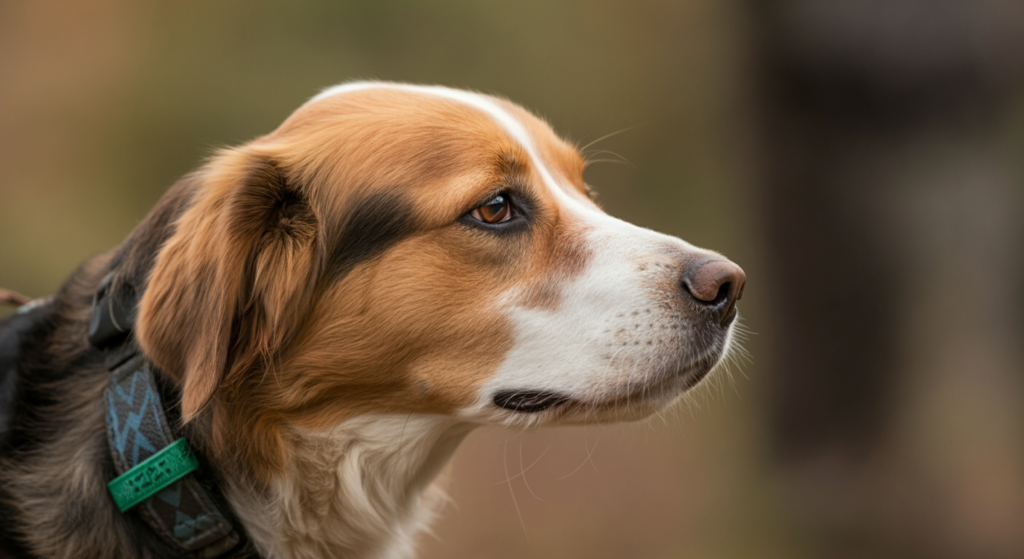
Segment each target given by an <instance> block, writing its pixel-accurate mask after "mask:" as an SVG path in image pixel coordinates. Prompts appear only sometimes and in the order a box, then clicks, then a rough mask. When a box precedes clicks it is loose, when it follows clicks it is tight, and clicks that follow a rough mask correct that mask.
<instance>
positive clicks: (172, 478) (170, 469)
mask: <svg viewBox="0 0 1024 559" xmlns="http://www.w3.org/2000/svg"><path fill="white" fill-rule="evenodd" d="M198 467H199V460H198V459H197V458H196V457H195V455H194V454H192V451H191V450H190V449H189V446H188V441H187V440H185V439H184V438H181V439H178V440H176V441H174V442H173V443H171V444H169V445H168V446H166V447H164V448H162V449H161V450H160V451H159V452H157V453H156V454H154V455H153V456H150V457H149V458H146V459H145V460H143V461H142V462H141V463H140V464H138V465H136V466H135V467H134V468H132V469H130V470H128V471H127V472H125V473H123V474H121V475H120V476H118V477H117V478H116V479H114V481H111V482H110V483H108V484H107V487H108V488H109V489H110V494H111V495H113V496H114V502H115V503H117V508H118V509H119V510H120V511H121V512H124V511H126V510H128V509H130V508H132V507H134V506H135V505H137V504H139V503H141V502H142V501H145V500H146V499H148V498H150V497H152V496H153V495H156V494H157V493H158V492H160V490H161V489H163V488H165V487H167V486H168V485H170V484H172V483H174V482H176V481H178V480H179V479H181V478H183V477H185V476H186V475H188V474H189V472H191V471H193V470H195V469H196V468H198Z"/></svg>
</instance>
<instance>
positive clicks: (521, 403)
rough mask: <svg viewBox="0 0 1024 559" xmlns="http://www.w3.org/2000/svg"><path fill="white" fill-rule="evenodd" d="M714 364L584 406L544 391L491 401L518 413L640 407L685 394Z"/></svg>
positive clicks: (507, 392) (497, 396) (500, 396)
mask: <svg viewBox="0 0 1024 559" xmlns="http://www.w3.org/2000/svg"><path fill="white" fill-rule="evenodd" d="M714 365H715V361H714V360H710V361H708V360H703V361H702V362H700V363H698V364H696V365H695V366H690V367H686V368H685V369H683V370H680V371H678V372H677V373H676V374H673V375H668V376H666V377H662V378H660V379H657V380H654V381H651V382H645V383H637V384H635V385H630V386H627V387H626V388H625V389H624V390H622V391H621V393H620V394H618V395H616V396H614V397H612V398H610V399H608V400H602V401H600V402H589V403H588V402H586V401H583V400H580V399H577V398H572V397H570V396H569V395H567V394H562V393H559V392H553V391H547V390H502V391H500V392H498V393H496V394H495V395H494V396H493V398H492V399H491V401H492V402H494V405H496V406H498V407H499V408H502V409H505V410H509V411H512V412H517V413H538V412H542V411H545V410H549V409H552V408H557V407H560V406H562V407H564V406H565V405H566V404H572V405H573V406H576V407H583V408H587V409H590V410H595V409H603V408H618V407H622V406H629V405H630V404H639V403H642V402H643V401H644V400H647V399H652V398H653V399H658V398H660V397H662V396H664V395H665V394H666V393H668V392H678V393H682V392H685V391H687V390H689V389H691V388H693V387H694V386H696V385H697V384H699V383H700V381H702V380H704V378H705V377H707V376H708V374H709V373H710V372H711V371H712V370H713V369H714Z"/></svg>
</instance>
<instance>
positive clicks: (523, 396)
mask: <svg viewBox="0 0 1024 559" xmlns="http://www.w3.org/2000/svg"><path fill="white" fill-rule="evenodd" d="M569 400H570V398H569V397H568V396H566V395H564V394H558V393H557V392H545V391H540V390H502V391H501V392H498V393H497V394H495V395H494V398H492V401H493V402H494V405H496V406H498V407H499V408H504V409H506V410H510V411H515V412H520V413H537V412H540V411H544V410H546V409H549V408H553V407H555V406H559V405H561V404H564V403H566V402H568V401H569Z"/></svg>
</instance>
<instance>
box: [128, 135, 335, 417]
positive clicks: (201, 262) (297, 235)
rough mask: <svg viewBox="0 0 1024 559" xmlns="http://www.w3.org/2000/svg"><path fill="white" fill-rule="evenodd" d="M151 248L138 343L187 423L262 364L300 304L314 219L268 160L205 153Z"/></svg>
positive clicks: (295, 319) (309, 273)
mask: <svg viewBox="0 0 1024 559" xmlns="http://www.w3.org/2000/svg"><path fill="white" fill-rule="evenodd" d="M207 170H208V171H209V174H208V175H207V178H206V180H204V181H202V182H201V184H199V186H198V187H197V189H196V190H195V191H194V193H193V195H192V200H193V202H192V205H191V207H190V208H189V209H187V210H186V211H185V212H184V213H183V214H182V215H181V217H180V218H179V220H178V222H177V225H176V229H175V232H174V233H173V234H172V235H171V237H170V238H169V239H168V240H167V242H166V243H165V245H164V246H163V248H162V249H161V250H160V253H159V254H158V256H157V258H156V262H155V264H154V266H153V269H152V272H151V274H150V276H149V281H148V285H147V287H146V291H145V293H144V294H143V297H142V299H141V301H140V304H139V317H138V321H137V329H136V335H137V339H138V342H139V345H140V347H141V348H142V350H143V351H144V352H145V353H146V355H147V356H148V357H149V358H150V359H151V360H152V361H153V362H154V363H155V364H156V365H157V366H159V367H160V368H162V369H163V370H165V371H167V372H168V373H170V374H171V375H172V376H174V377H176V378H177V380H178V381H179V383H180V385H181V387H182V388H181V390H182V395H181V412H182V419H183V420H184V421H185V422H188V421H189V420H191V419H192V418H194V417H195V416H196V414H198V413H199V412H200V411H201V410H202V408H203V407H204V406H205V405H206V404H207V403H208V402H209V401H210V399H211V398H212V396H213V395H214V393H215V392H216V391H217V390H218V388H219V387H221V386H222V385H223V384H224V383H225V382H232V381H234V380H237V379H233V377H237V376H238V375H240V374H242V373H244V372H245V371H247V370H250V369H251V368H253V367H256V366H261V365H262V366H269V364H270V363H271V362H272V360H273V357H274V352H275V351H276V350H278V349H280V348H281V347H282V346H283V344H285V343H286V341H287V339H288V337H289V336H290V335H292V334H293V333H294V331H295V329H296V328H297V326H298V324H299V323H300V320H301V316H302V314H303V313H304V312H305V309H307V308H308V301H307V300H306V298H308V294H309V293H310V292H311V289H310V287H311V282H312V281H313V278H314V272H315V270H314V268H315V263H314V262H315V257H314V253H315V249H316V239H317V229H318V225H317V223H318V222H317V218H316V215H315V213H314V211H313V209H312V207H311V206H310V204H309V201H308V199H307V198H306V196H305V195H304V194H303V192H302V191H301V189H299V188H297V187H296V186H295V185H293V184H291V183H290V182H289V180H288V178H287V174H286V172H285V171H284V170H283V169H282V168H280V167H279V166H278V165H276V164H275V163H274V162H272V161H269V160H267V159H257V160H255V161H254V160H253V157H251V156H247V155H245V154H243V153H240V152H237V151H229V152H227V153H224V154H222V155H221V156H219V157H218V158H216V159H214V160H213V161H212V162H211V163H210V164H209V166H208V167H207Z"/></svg>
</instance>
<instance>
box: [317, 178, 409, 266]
mask: <svg viewBox="0 0 1024 559" xmlns="http://www.w3.org/2000/svg"><path fill="white" fill-rule="evenodd" d="M396 190H397V189H396ZM416 228H417V223H416V219H415V213H414V212H413V205H412V203H411V202H410V201H409V200H408V199H407V198H406V197H405V196H402V195H401V194H398V193H396V192H388V191H382V192H376V193H373V194H370V195H368V196H366V197H365V198H363V199H361V200H358V201H357V202H356V203H355V204H354V205H353V206H352V209H351V210H350V211H348V212H346V217H345V218H344V219H343V220H342V221H341V222H340V223H339V224H338V225H337V230H336V232H335V233H334V234H332V235H331V238H330V239H329V240H328V244H327V254H328V255H329V256H328V259H327V265H326V273H327V276H328V277H329V278H331V279H335V280H336V279H341V278H342V277H344V276H345V275H346V274H348V273H349V272H351V271H352V269H353V268H355V267H356V266H357V265H359V264H361V263H363V262H365V261H367V260H370V259H371V258H373V257H375V256H377V255H379V254H380V253H382V252H384V251H385V250H387V249H388V248H389V247H391V246H393V245H394V244H396V243H398V242H399V241H401V240H402V239H404V238H406V237H408V236H409V235H411V234H413V233H414V232H415V231H416Z"/></svg>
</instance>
